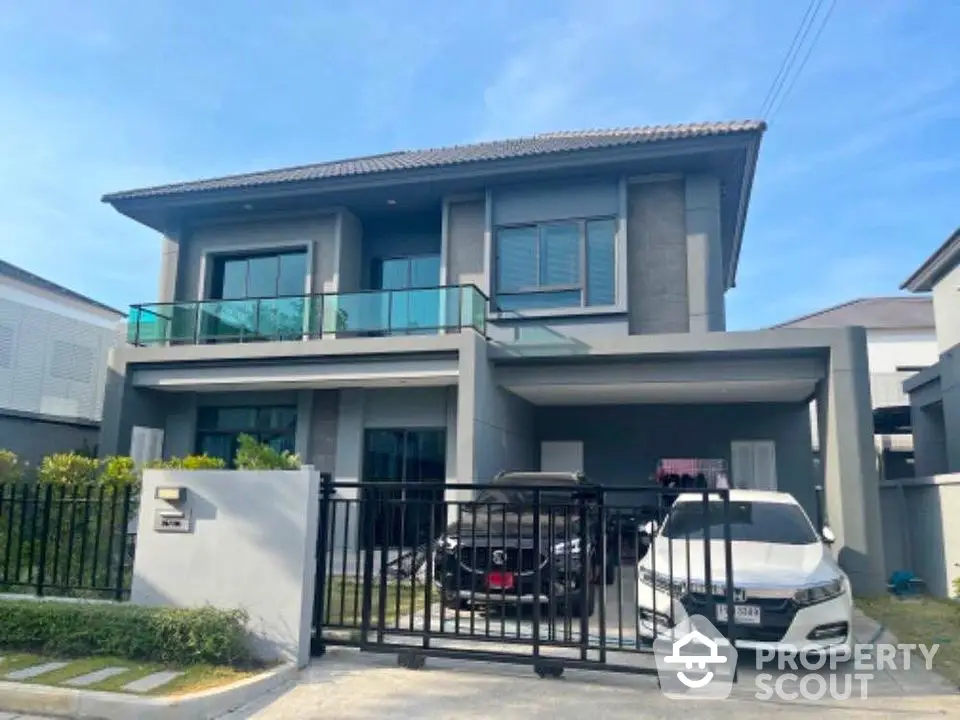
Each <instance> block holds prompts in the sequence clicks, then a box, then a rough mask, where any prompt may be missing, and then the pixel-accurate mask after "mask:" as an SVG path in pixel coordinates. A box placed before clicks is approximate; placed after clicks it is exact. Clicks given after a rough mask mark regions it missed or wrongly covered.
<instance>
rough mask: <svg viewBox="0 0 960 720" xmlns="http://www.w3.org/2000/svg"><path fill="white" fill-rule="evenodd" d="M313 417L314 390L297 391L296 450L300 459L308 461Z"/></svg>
mask: <svg viewBox="0 0 960 720" xmlns="http://www.w3.org/2000/svg"><path fill="white" fill-rule="evenodd" d="M312 419H313V390H301V391H299V392H298V393H297V429H296V435H295V440H294V450H295V451H296V453H297V455H299V456H300V459H301V460H302V461H304V462H308V458H309V457H310V421H311V420H312Z"/></svg>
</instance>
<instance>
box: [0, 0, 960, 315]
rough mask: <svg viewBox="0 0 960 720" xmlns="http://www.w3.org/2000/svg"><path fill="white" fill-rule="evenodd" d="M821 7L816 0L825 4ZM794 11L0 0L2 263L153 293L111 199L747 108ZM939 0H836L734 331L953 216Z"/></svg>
mask: <svg viewBox="0 0 960 720" xmlns="http://www.w3.org/2000/svg"><path fill="white" fill-rule="evenodd" d="M828 1H829V0H828ZM806 7H807V0H781V1H779V2H770V1H769V0H670V2H666V1H664V0H657V1H651V0H524V2H506V1H499V0H476V1H475V0H454V1H451V0H410V1H406V0H384V1H382V2H377V1H368V0H352V1H351V2H343V3H333V2H329V1H328V2H322V1H321V0H312V1H311V0H283V1H282V2H274V3H267V2H262V1H261V0H231V1H230V2H222V1H218V2H214V1H213V0H194V1H193V2H189V3H188V2H186V1H185V0H183V1H179V0H167V1H161V0H138V1H137V2H129V1H128V0H87V1H86V2H67V1H62V2H54V1H52V0H33V1H32V2H30V3H26V2H22V1H21V0H0V197H2V198H3V200H2V206H3V211H2V212H0V257H2V258H4V259H6V260H9V261H10V262H13V263H15V264H17V265H20V266H22V267H24V268H26V269H28V270H31V271H33V272H36V273H38V274H41V275H43V276H45V277H48V278H50V279H51V280H54V281H56V282H60V283H63V284H65V285H67V286H69V287H72V288H74V289H76V290H78V291H80V292H83V293H86V294H89V295H91V296H93V297H95V298H97V299H100V300H102V301H104V302H107V303H110V304H114V305H117V306H125V305H127V304H129V303H132V302H150V301H152V300H154V299H155V294H156V289H155V288H156V278H157V272H158V266H159V262H158V261H159V242H158V239H157V237H156V235H155V234H154V233H152V232H151V231H149V230H145V229H143V228H141V227H139V226H138V225H136V224H135V223H133V222H132V221H130V220H127V219H125V218H123V217H122V216H120V215H118V214H116V213H115V212H113V211H112V210H111V209H110V208H108V207H107V206H104V205H102V204H101V203H100V202H99V198H100V195H101V194H103V193H104V192H109V191H114V190H121V189H127V188H131V187H137V186H141V185H151V184H158V183H163V182H168V181H175V180H181V179H194V178H199V177H204V176H214V175H222V174H227V173H233V172H243V171H249V170H256V169H265V168H270V167H278V166H283V165H296V164H303V163H308V162H314V161H321V160H328V159H335V158H338V157H345V156H350V155H357V154H369V153H377V152H384V151H387V150H395V149H403V148H414V147H431V146H438V145H447V144H453V143H464V142H470V141H474V140H478V139H488V138H495V137H509V136H516V135H526V134H530V133H535V132H540V131H549V130H560V129H575V128H586V127H613V126H627V125H643V124H650V123H673V122H689V121H699V120H723V119H736V118H749V117H756V116H757V115H758V111H759V108H760V105H761V102H762V101H763V98H764V96H765V95H766V92H767V90H768V88H769V86H770V83H771V81H772V79H773V75H774V74H775V73H776V70H777V67H778V66H779V63H780V60H781V58H782V56H783V54H784V52H785V50H786V48H787V46H788V45H789V43H790V41H791V39H792V38H793V34H794V32H795V30H796V28H797V25H798V24H799V21H800V18H801V16H802V15H803V13H804V12H805V10H806ZM958 27H960V3H958V2H955V1H954V0H924V2H906V1H900V0H887V1H884V0H838V4H837V7H836V9H835V11H834V12H833V15H832V17H831V19H830V23H829V25H828V26H827V27H826V29H825V31H824V33H823V35H822V37H821V38H820V41H819V44H818V46H817V48H816V50H815V51H814V53H813V55H812V56H811V58H810V61H809V63H808V64H807V66H806V68H805V70H804V72H803V75H802V76H801V77H800V79H799V80H798V81H797V83H796V85H795V86H794V88H793V91H792V93H791V94H790V96H789V97H788V98H787V101H786V102H785V104H784V105H783V106H782V108H781V109H780V111H779V112H778V113H777V114H776V115H775V116H774V117H773V118H772V122H771V127H770V130H769V131H768V133H767V136H766V138H765V140H764V145H763V149H762V151H761V158H760V165H759V170H758V175H757V178H756V183H755V185H754V194H753V199H752V201H751V207H750V216H749V219H748V222H747V231H746V237H745V242H744V250H743V255H742V258H741V263H740V270H739V277H738V287H737V288H736V289H734V290H732V291H731V292H730V293H729V294H728V296H727V300H728V317H729V325H730V327H731V328H732V329H736V328H750V327H758V326H763V325H769V324H772V323H774V322H777V321H780V320H783V319H786V318H788V317H791V316H793V315H797V314H801V313H804V312H808V311H811V310H814V309H816V308H818V307H823V306H826V305H830V304H833V303H837V302H841V301H843V300H846V299H850V298H853V297H857V296H863V295H873V294H893V293H896V292H897V288H898V286H899V284H900V282H901V281H902V280H903V279H904V278H905V277H906V276H907V275H908V274H909V273H910V271H911V270H912V269H913V268H914V267H915V266H916V265H918V264H919V263H920V262H921V261H922V260H923V259H924V258H925V257H926V256H927V255H929V253H930V252H932V250H933V249H934V248H935V247H937V246H938V245H939V244H940V243H941V242H942V241H943V240H944V239H945V238H946V237H947V235H948V234H949V233H950V232H951V231H952V230H953V229H954V228H955V227H956V226H957V225H958V224H960V62H958V61H957V54H956V53H957V46H956V29H957V28H958Z"/></svg>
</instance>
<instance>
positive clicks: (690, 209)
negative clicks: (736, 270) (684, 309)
mask: <svg viewBox="0 0 960 720" xmlns="http://www.w3.org/2000/svg"><path fill="white" fill-rule="evenodd" d="M684 218H685V221H686V233H687V293H688V312H689V314H690V332H692V333H695V332H708V331H722V330H725V329H726V315H725V312H724V298H723V292H724V282H723V250H722V246H721V239H720V181H719V180H718V179H717V178H715V177H711V176H709V175H691V176H688V177H687V178H686V182H685V184H684Z"/></svg>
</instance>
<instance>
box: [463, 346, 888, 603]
mask: <svg viewBox="0 0 960 720" xmlns="http://www.w3.org/2000/svg"><path fill="white" fill-rule="evenodd" d="M474 350H475V351H476V354H475V355H474V356H473V357H471V353H470V352H468V353H467V354H466V356H465V357H464V358H463V360H462V363H463V364H462V366H461V383H460V388H459V396H460V405H459V409H458V410H459V417H458V429H459V443H458V469H459V470H460V475H461V477H466V476H467V475H466V473H467V472H472V473H473V475H472V476H473V477H475V478H482V477H486V476H488V475H489V473H490V471H491V469H493V466H494V465H497V464H498V465H501V466H503V469H538V468H539V467H540V465H541V461H542V460H543V458H542V457H541V455H542V454H543V453H542V449H543V447H544V445H543V443H555V444H554V445H548V446H547V449H548V451H549V452H550V453H551V456H552V457H554V459H555V457H556V453H557V451H558V450H559V452H560V455H561V456H563V457H565V458H568V459H570V460H571V461H576V460H577V459H578V458H577V453H578V452H579V453H580V454H581V457H580V459H582V466H583V470H584V471H585V472H586V473H587V474H588V475H589V476H591V477H592V478H594V479H596V480H598V481H600V482H602V483H604V484H608V485H614V486H623V487H625V488H627V487H629V486H631V485H632V486H634V487H636V486H638V485H642V484H644V483H649V482H651V480H650V475H651V473H652V472H653V471H654V469H655V467H656V465H657V462H658V460H659V459H661V458H716V459H723V460H725V461H726V462H727V464H728V467H729V468H730V473H731V477H732V479H733V481H734V483H735V484H737V485H740V486H747V487H759V488H769V489H772V488H773V487H775V488H776V489H779V490H782V491H786V492H790V493H792V494H794V496H795V497H796V498H797V499H798V500H799V501H800V502H801V503H802V504H803V505H804V506H805V507H806V508H807V510H808V512H809V513H810V515H811V517H815V516H816V515H815V513H816V491H815V488H816V487H817V486H818V485H822V486H823V488H824V499H825V503H824V504H825V511H826V516H827V520H828V522H829V524H830V526H831V529H833V531H834V533H835V534H836V535H837V538H838V541H837V543H836V545H835V547H836V550H837V552H838V554H839V558H840V561H841V563H842V564H843V565H844V567H845V569H846V570H847V572H848V574H849V575H850V577H851V580H852V582H853V583H854V585H855V589H856V590H857V591H858V592H882V591H883V588H884V587H885V580H884V563H883V549H882V543H881V532H880V527H879V522H880V517H879V491H878V480H877V467H876V456H875V453H874V449H873V422H872V414H871V403H870V386H869V376H868V374H867V356H866V339H865V334H864V332H863V330H862V329H858V328H845V329H840V330H832V329H831V330H765V331H757V332H739V333H703V334H687V335H669V336H663V335H660V336H627V337H621V338H610V339H600V338H597V339H593V338H591V339H590V341H589V342H587V341H571V342H569V343H566V344H558V343H556V342H551V343H549V344H545V345H544V346H543V348H542V349H538V347H537V345H536V344H535V343H523V344H519V343H517V344H511V343H508V342H501V343H497V344H493V345H490V346H489V350H488V349H487V346H486V345H479V344H478V346H477V347H475V348H474ZM812 400H816V401H817V411H818V422H817V424H816V425H817V428H816V431H817V432H818V433H819V446H820V448H822V462H821V463H820V465H819V467H816V466H815V465H814V462H813V452H812V448H813V441H812V436H811V432H812V430H811V422H810V415H809V407H810V402H811V401H812ZM469 423H472V425H469ZM468 426H469V427H471V428H472V429H473V437H472V442H470V440H469V439H468V438H469V436H468V435H467V434H466V433H465V432H464V430H465V429H466V428H467V427H468ZM556 443H561V444H560V445H557V444H556ZM576 448H579V450H578V449H576Z"/></svg>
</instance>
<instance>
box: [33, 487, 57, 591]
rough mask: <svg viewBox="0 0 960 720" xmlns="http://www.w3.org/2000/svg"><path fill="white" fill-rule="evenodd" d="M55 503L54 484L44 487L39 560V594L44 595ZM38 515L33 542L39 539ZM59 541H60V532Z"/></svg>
mask: <svg viewBox="0 0 960 720" xmlns="http://www.w3.org/2000/svg"><path fill="white" fill-rule="evenodd" d="M37 502H38V503H39V502H40V493H39V492H38V493H37ZM52 504H53V485H47V486H46V487H45V488H44V489H43V510H42V519H41V521H40V557H39V559H38V560H37V595H38V596H42V595H43V581H44V577H45V576H46V574H47V544H48V542H49V540H50V537H49V536H50V506H51V505H52ZM36 529H37V516H36V512H34V516H33V538H32V540H33V542H34V543H36V541H37V532H36ZM57 535H58V541H59V533H58V534H57ZM30 559H31V560H33V548H30Z"/></svg>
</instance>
